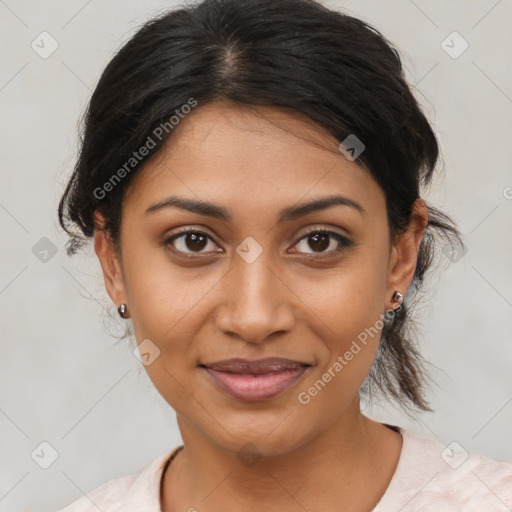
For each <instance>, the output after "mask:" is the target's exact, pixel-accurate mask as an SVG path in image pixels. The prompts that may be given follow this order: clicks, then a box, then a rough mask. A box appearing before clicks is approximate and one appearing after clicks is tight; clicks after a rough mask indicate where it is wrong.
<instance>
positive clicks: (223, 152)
mask: <svg viewBox="0 0 512 512" xmlns="http://www.w3.org/2000/svg"><path fill="white" fill-rule="evenodd" d="M338 144H339V141H338V140H336V138H335V137H333V136H332V135H331V134H330V133H329V132H328V131H327V130H326V129H325V128H323V127H321V126H320V125H318V124H317V123H314V122H313V121H311V120H309V119H308V118H307V117H306V116H304V115H302V114H300V113H297V112H293V111H288V110H285V109H279V108H275V107H266V106H265V107H262V106H257V107H255V106H250V107H246V106H240V105H237V104H233V103H230V102H218V103H210V104H207V105H204V106H198V107H196V109H195V110H194V111H192V112H191V113H190V114H188V115H187V116H185V117H184V118H183V119H181V121H180V123H179V125H178V126H177V127H176V128H175V129H174V130H173V133H172V135H171V137H170V138H169V139H168V140H167V143H166V144H165V145H164V147H163V148H162V149H161V150H160V152H159V153H158V154H157V155H155V158H154V159H152V160H150V161H149V162H148V163H147V164H146V166H145V167H144V168H143V170H142V171H140V172H139V174H138V175H137V176H136V177H134V179H133V180H132V183H131V184H130V188H129V190H128V192H127V193H126V198H125V202H130V203H134V200H135V199H137V201H136V202H137V204H138V205H139V207H140V208H141V209H142V208H143V207H144V206H145V207H147V205H148V203H149V202H155V201H158V200H163V199H165V197H167V196H169V195H171V194H179V195H182V196H187V197H190V198H195V199H198V198H201V199H208V200H210V199H212V198H215V202H218V203H223V204H226V205H234V207H236V206H242V205H243V207H244V209H246V210H249V211H253V212H255V211H256V212H258V211H259V212H260V213H261V211H262V207H265V205H269V206H271V205H274V204H277V203H279V204H280V205H282V204H294V203H297V202H299V201H301V200H306V199H311V198H314V197H318V196H322V195H323V196H325V195H326V194H333V193H341V194H343V195H346V196H349V197H351V198H353V199H354V200H356V201H358V202H360V203H365V204H366V206H365V208H367V209H368V210H372V209H373V210H378V209H379V207H382V206H383V205H385V199H384V195H383V192H382V190H381V189H380V187H379V186H378V184H377V183H376V182H375V180H374V179H373V178H372V176H371V175H370V173H369V172H368V171H367V170H365V169H363V168H362V167H360V166H359V165H357V164H356V163H355V162H353V161H350V160H348V159H347V158H345V156H344V155H343V154H342V153H341V152H340V151H339V149H338ZM133 206H134V207H135V208H137V205H133Z"/></svg>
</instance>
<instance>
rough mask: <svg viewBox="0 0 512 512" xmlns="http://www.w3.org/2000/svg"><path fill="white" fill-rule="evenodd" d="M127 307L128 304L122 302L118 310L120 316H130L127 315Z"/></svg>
mask: <svg viewBox="0 0 512 512" xmlns="http://www.w3.org/2000/svg"><path fill="white" fill-rule="evenodd" d="M127 309H128V308H127V307H126V304H121V305H120V306H119V307H118V308H117V311H118V313H119V316H120V317H121V318H128V317H127V316H126V311H127Z"/></svg>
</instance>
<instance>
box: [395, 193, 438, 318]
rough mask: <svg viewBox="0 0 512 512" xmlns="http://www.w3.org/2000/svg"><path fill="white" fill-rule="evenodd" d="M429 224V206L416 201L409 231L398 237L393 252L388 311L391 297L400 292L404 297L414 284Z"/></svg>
mask: <svg viewBox="0 0 512 512" xmlns="http://www.w3.org/2000/svg"><path fill="white" fill-rule="evenodd" d="M427 223H428V210H427V205H426V203H425V201H424V200H423V199H416V202H415V203H414V207H413V212H412V215H411V220H410V222H409V226H408V228H407V231H406V232H405V233H403V234H401V235H399V236H398V238H397V240H396V243H395V245H393V247H392V250H391V258H390V267H389V279H388V289H387V294H386V297H389V302H388V304H387V305H386V309H393V301H392V299H391V297H392V296H393V292H394V291H395V290H398V291H399V292H401V293H402V294H403V295H404V296H405V293H406V291H407V288H408V287H409V285H410V284H411V282H412V279H413V277H414V271H415V270H416V265H417V262H418V253H419V248H420V244H421V240H422V239H423V234H424V233H425V229H426V227H427Z"/></svg>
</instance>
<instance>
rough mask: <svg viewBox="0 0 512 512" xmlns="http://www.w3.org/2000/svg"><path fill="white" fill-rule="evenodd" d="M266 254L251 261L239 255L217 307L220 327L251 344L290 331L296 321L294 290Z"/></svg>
mask: <svg viewBox="0 0 512 512" xmlns="http://www.w3.org/2000/svg"><path fill="white" fill-rule="evenodd" d="M264 254H265V251H264V252H263V253H262V254H261V255H260V256H259V257H258V258H257V259H256V261H253V262H251V263H248V262H246V261H244V260H243V258H241V257H239V256H238V255H236V256H235V261H234V263H233V265H232V267H231V269H230V271H229V272H228V273H227V274H226V275H225V276H224V278H223V280H222V281H221V283H220V286H222V287H223V289H222V298H223V300H222V305H221V306H220V307H219V308H218V310H217V316H216V325H217V328H218V329H219V330H221V331H222V332H224V333H226V334H229V335H231V336H237V337H240V338H242V339H243V340H245V341H246V342H249V343H262V342H265V341H266V340H267V339H268V338H269V337H270V336H271V335H272V334H276V333H285V332H288V331H290V330H291V329H292V327H293V323H294V314H293V306H292V302H291V301H290V297H293V292H292V291H291V290H290V289H289V287H288V285H287V284H286V283H285V282H283V280H281V279H280V277H279V276H278V274H277V269H275V268H272V266H271V262H270V261H269V259H268V258H265V257H264Z"/></svg>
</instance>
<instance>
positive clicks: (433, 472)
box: [60, 425, 512, 512]
mask: <svg viewBox="0 0 512 512" xmlns="http://www.w3.org/2000/svg"><path fill="white" fill-rule="evenodd" d="M388 426H389V427H391V428H393V429H394V430H396V431H397V432H399V433H400V434H401V435H402V438H403V445H402V451H401V454H400V458H399V461H398V465H397V468H396V471H395V473H394V475H393V478H392V479H391V482H390V484H389V486H388V488H387V489H386V492H385V493H384V495H383V496H382V498H381V500H380V501H379V503H378V504H377V506H376V507H375V508H374V509H373V511H372V512H448V511H450V512H455V511H456V512H461V511H463V512H473V511H474V512H510V511H512V464H510V463H508V462H500V461H497V460H492V459H488V458H486V457H483V456H481V455H475V454H469V455H468V454H466V453H465V452H464V451H463V450H462V449H461V448H460V447H459V446H460V445H457V444H453V443H450V444H449V445H448V446H445V445H443V444H442V443H440V442H439V441H436V440H433V439H429V438H427V437H422V436H419V435H417V434H414V433H412V432H410V431H408V430H405V429H403V428H401V427H395V426H391V425H388ZM181 448H182V446H177V447H175V448H173V449H172V450H171V451H170V452H167V453H164V454H163V455H161V456H160V457H158V458H156V459H155V460H154V461H153V462H151V463H149V464H148V465H147V466H145V467H144V468H142V469H141V470H140V471H139V472H138V473H134V474H131V475H127V476H123V477H120V478H116V479H114V480H110V481H109V482H107V483H105V484H103V485H101V486H100V487H98V488H96V489H94V490H93V491H91V492H89V493H88V494H86V495H84V496H82V497H81V498H79V499H78V500H77V501H75V502H74V503H72V504H71V505H69V506H68V507H66V508H64V509H62V510H61V511H60V512H98V510H101V511H102V512H161V508H160V482H161V478H162V474H163V469H164V466H165V463H166V462H167V461H168V460H169V459H170V458H172V457H174V456H175V455H176V454H177V453H178V451H179V450H180V449H181Z"/></svg>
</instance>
